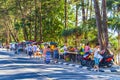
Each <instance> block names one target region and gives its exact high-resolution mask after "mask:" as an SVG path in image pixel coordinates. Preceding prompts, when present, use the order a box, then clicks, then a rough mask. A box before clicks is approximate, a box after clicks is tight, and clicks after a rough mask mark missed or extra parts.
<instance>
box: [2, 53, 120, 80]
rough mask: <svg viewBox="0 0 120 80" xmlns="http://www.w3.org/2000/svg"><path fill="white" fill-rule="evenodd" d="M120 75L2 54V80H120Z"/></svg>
mask: <svg viewBox="0 0 120 80" xmlns="http://www.w3.org/2000/svg"><path fill="white" fill-rule="evenodd" d="M119 75H120V73H118V72H117V73H104V72H93V71H88V70H84V69H81V68H74V67H72V66H67V65H59V64H44V63H41V62H40V61H39V60H36V59H29V58H27V57H23V56H18V55H14V54H12V53H6V52H5V51H4V52H0V80H120V76H119Z"/></svg>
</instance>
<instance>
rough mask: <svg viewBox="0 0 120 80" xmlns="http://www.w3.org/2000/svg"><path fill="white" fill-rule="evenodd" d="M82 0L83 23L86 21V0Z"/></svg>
mask: <svg viewBox="0 0 120 80" xmlns="http://www.w3.org/2000/svg"><path fill="white" fill-rule="evenodd" d="M81 1H82V21H83V24H84V23H85V7H84V0H81Z"/></svg>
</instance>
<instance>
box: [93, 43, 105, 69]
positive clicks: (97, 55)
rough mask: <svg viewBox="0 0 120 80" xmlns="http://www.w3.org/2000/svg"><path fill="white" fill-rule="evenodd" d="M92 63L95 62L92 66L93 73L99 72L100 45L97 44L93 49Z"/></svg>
mask: <svg viewBox="0 0 120 80" xmlns="http://www.w3.org/2000/svg"><path fill="white" fill-rule="evenodd" d="M93 51H94V53H93V54H94V61H95V65H94V70H95V71H99V63H100V61H101V60H102V58H103V57H102V56H101V55H100V54H101V51H100V45H99V43H97V44H96V46H95V48H94V50H93Z"/></svg>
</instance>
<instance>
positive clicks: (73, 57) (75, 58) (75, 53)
mask: <svg viewBox="0 0 120 80" xmlns="http://www.w3.org/2000/svg"><path fill="white" fill-rule="evenodd" d="M61 54H64V53H63V52H60V54H59V55H61ZM77 54H78V52H70V51H67V55H69V57H70V60H72V61H73V62H77Z"/></svg>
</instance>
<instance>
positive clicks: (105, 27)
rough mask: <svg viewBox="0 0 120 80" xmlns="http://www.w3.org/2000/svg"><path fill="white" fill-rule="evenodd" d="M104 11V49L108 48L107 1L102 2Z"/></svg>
mask: <svg viewBox="0 0 120 80" xmlns="http://www.w3.org/2000/svg"><path fill="white" fill-rule="evenodd" d="M102 10H103V25H102V27H103V31H104V32H103V34H104V38H105V43H104V48H105V49H107V47H108V29H107V14H106V0H102Z"/></svg>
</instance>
